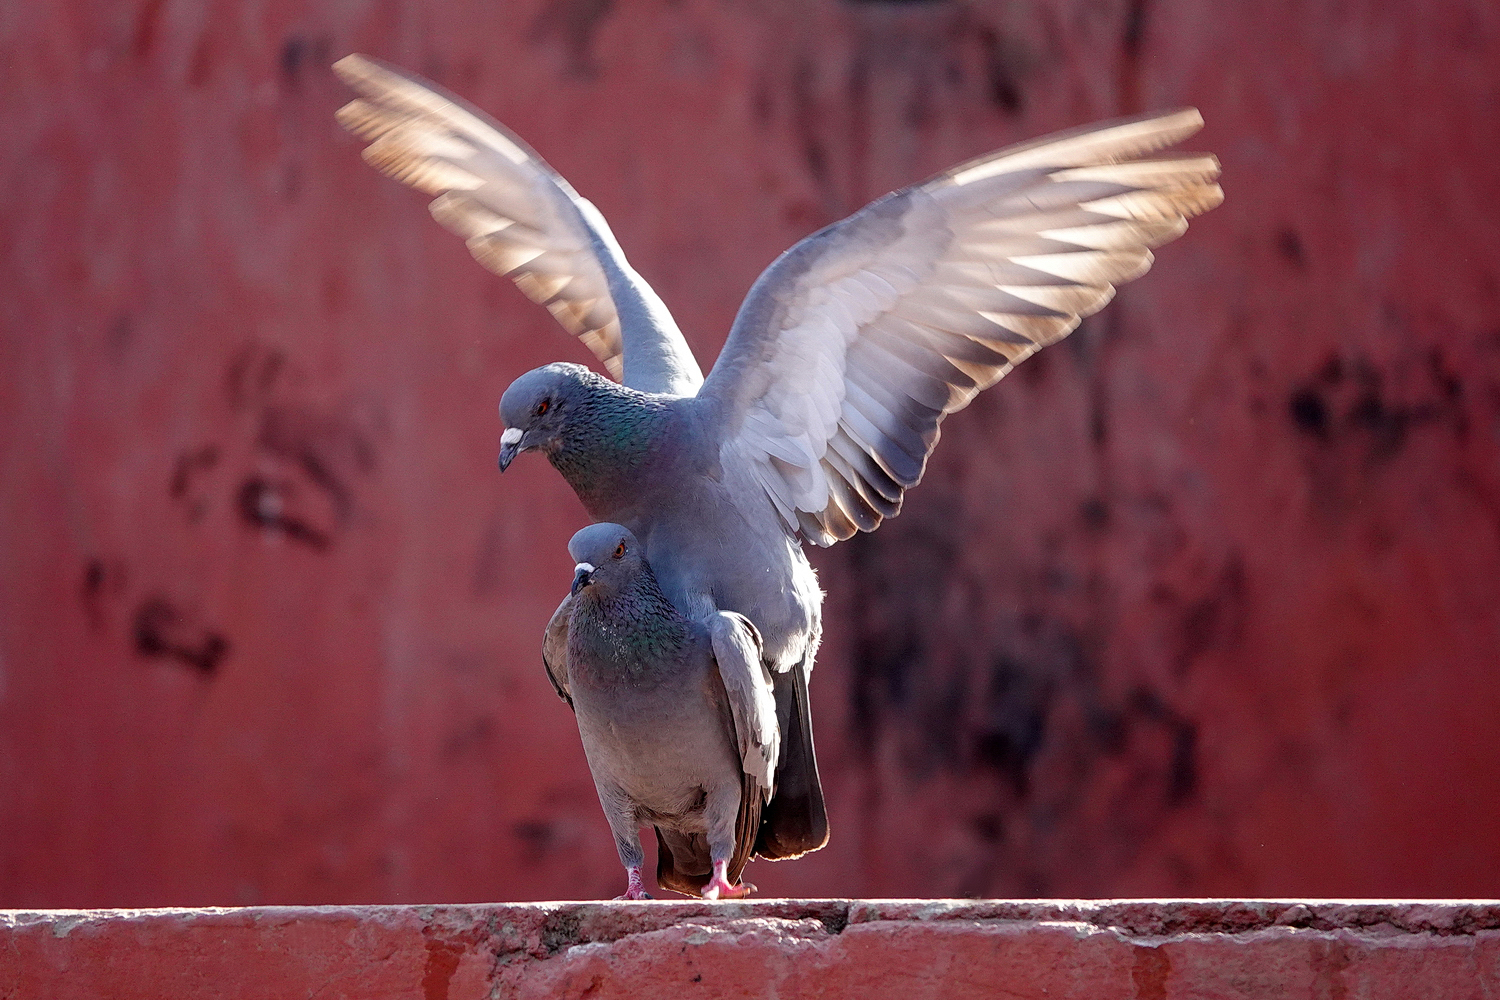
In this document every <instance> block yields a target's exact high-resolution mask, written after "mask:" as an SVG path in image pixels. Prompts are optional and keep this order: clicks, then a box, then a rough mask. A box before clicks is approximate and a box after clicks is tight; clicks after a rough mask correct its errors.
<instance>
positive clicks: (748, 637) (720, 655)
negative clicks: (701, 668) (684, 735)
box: [709, 611, 781, 842]
mask: <svg viewBox="0 0 1500 1000" xmlns="http://www.w3.org/2000/svg"><path fill="white" fill-rule="evenodd" d="M709 638H710V639H711V641H712V643H713V651H714V659H715V660H716V661H718V665H719V677H720V679H721V680H723V682H724V692H725V693H726V694H727V695H728V696H729V710H730V714H731V715H732V716H733V722H734V735H735V740H736V742H737V744H738V749H739V753H740V763H741V765H742V766H743V768H744V771H745V774H746V776H747V777H749V778H750V779H751V780H752V782H753V784H754V786H755V788H756V789H758V790H759V792H760V796H761V798H762V799H763V800H764V801H769V800H770V798H771V793H772V790H773V787H774V775H775V774H776V762H777V759H778V758H779V757H780V754H781V734H780V731H779V730H778V728H777V725H776V699H775V696H774V695H773V694H772V692H771V675H770V674H769V672H767V670H766V667H765V664H763V663H762V662H761V656H760V646H761V643H760V634H759V633H758V632H756V630H755V626H754V625H752V624H750V620H749V619H748V618H746V617H744V616H743V615H738V614H735V613H734V612H732V611H720V612H718V613H717V614H715V615H714V617H713V619H712V621H711V622H710V623H709ZM748 836H749V838H750V841H751V842H753V841H754V840H755V831H754V830H751V831H749V833H748Z"/></svg>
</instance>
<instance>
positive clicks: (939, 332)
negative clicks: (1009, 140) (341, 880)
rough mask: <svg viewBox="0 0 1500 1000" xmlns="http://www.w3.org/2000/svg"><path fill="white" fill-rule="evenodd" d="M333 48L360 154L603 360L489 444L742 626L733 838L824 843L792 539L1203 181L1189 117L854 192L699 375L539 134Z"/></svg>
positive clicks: (980, 382) (764, 281)
mask: <svg viewBox="0 0 1500 1000" xmlns="http://www.w3.org/2000/svg"><path fill="white" fill-rule="evenodd" d="M335 69H336V70H337V71H338V72H339V74H340V75H341V76H342V77H343V78H344V80H345V81H346V82H348V83H349V84H350V86H352V87H353V88H354V89H355V90H356V91H357V92H358V93H359V95H360V98H359V99H358V100H356V101H354V102H353V103H352V104H350V105H348V106H347V107H346V108H345V109H344V110H343V111H342V112H340V120H341V121H343V122H344V123H345V124H346V125H347V126H348V127H349V128H351V129H352V130H353V131H355V132H356V133H358V134H359V135H361V136H363V137H364V138H367V139H370V140H372V143H371V145H370V146H369V147H368V148H367V149H366V150H365V157H366V159H367V160H368V161H369V162H370V163H371V164H373V165H374V166H376V167H378V168H379V169H381V170H384V171H386V172H387V173H389V174H391V175H392V176H395V177H397V178H398V179H401V180H403V181H405V182H406V183H409V184H411V185H412V186H413V187H416V188H418V189H420V190H422V191H425V192H427V193H429V194H433V195H436V196H437V200H436V201H435V202H433V205H432V211H433V214H434V215H435V216H436V217H437V218H438V220H439V221H440V222H442V223H443V224H444V225H446V226H448V227H449V228H451V229H453V230H454V231H456V232H458V233H459V234H460V235H462V236H463V237H464V238H465V239H467V240H468V241H469V246H470V248H471V249H472V250H473V252H474V254H475V256H476V257H478V258H479V259H480V261H481V262H482V263H484V264H485V265H486V266H488V267H490V268H492V269H493V270H496V271H498V272H500V273H502V274H508V275H510V276H511V277H512V278H513V279H514V280H515V281H516V283H517V284H518V285H520V286H521V289H522V290H523V291H524V292H526V293H527V294H528V295H530V296H531V297H532V298H533V299H535V300H537V301H539V302H543V303H544V304H546V305H547V307H548V308H549V309H551V310H552V312H553V314H554V315H555V316H557V317H558V318H559V320H561V321H562V323H563V326H564V327H565V328H567V329H568V330H569V331H570V332H572V333H574V334H576V335H578V336H580V337H581V338H582V339H583V340H584V342H585V343H586V344H587V345H588V346H589V347H590V348H591V349H592V350H593V351H594V353H595V354H596V355H597V356H598V357H599V359H600V360H601V361H602V362H603V363H604V365H605V367H606V368H607V369H609V371H610V372H611V373H612V374H614V375H616V376H617V377H619V378H620V379H621V383H617V382H614V381H611V380H610V379H606V378H603V377H601V376H599V375H596V374H595V373H593V372H592V371H590V370H589V369H587V368H585V367H583V366H581V365H575V364H566V363H555V364H551V365H547V366H545V367H543V368H539V369H536V370H534V371H531V372H528V373H526V374H525V375H522V376H521V377H520V378H518V379H516V381H515V382H514V383H512V384H511V386H510V388H508V389H507V390H506V391H505V393H504V395H503V396H502V397H501V401H500V413H501V418H502V420H503V421H504V423H505V431H504V433H503V434H502V435H501V452H500V467H501V469H502V470H503V469H504V468H505V467H506V466H507V465H509V464H510V462H511V460H512V459H514V458H515V456H516V455H517V454H519V453H521V452H525V451H532V450H539V451H541V452H543V453H544V454H546V455H547V457H548V459H549V460H550V461H551V462H552V464H553V465H554V466H555V467H556V468H557V469H558V471H560V472H561V473H562V474H563V476H564V477H565V478H566V479H567V481H568V483H569V484H570V485H571V486H572V487H573V489H574V491H575V492H576V493H577V494H578V496H579V498H580V499H581V500H582V501H583V504H584V506H585V507H586V508H587V509H588V511H589V513H590V514H591V515H593V516H594V517H595V518H597V519H598V520H601V521H612V522H617V523H620V524H622V525H625V526H626V527H628V528H629V529H630V530H631V531H632V532H634V534H635V535H636V536H637V537H638V538H639V540H640V542H641V544H642V545H643V546H644V548H645V556H646V558H647V559H648V560H649V562H650V564H651V566H652V568H653V569H654V571H655V574H656V577H657V579H658V581H659V582H660V585H661V587H662V590H663V592H664V593H665V594H666V595H667V596H668V597H669V598H670V599H671V601H672V602H673V604H674V605H676V606H677V607H678V608H679V609H681V610H682V612H683V613H684V614H686V615H687V616H688V617H689V618H692V619H694V620H707V619H708V618H710V617H711V616H712V615H713V614H715V613H718V612H721V611H726V612H735V613H737V614H740V615H743V616H744V617H745V618H747V619H748V620H749V621H750V622H752V623H753V624H754V626H755V628H756V630H757V631H758V633H759V635H760V637H761V640H762V644H761V655H762V657H763V659H764V662H765V664H766V666H767V668H768V669H769V670H770V671H771V676H772V678H773V686H774V695H775V701H776V709H777V718H778V724H779V729H780V735H781V755H780V763H779V764H778V767H777V770H776V775H775V781H774V790H773V794H772V797H771V799H770V801H769V802H768V803H767V805H766V807H765V809H764V810H763V812H762V815H761V821H760V822H761V826H760V832H759V837H758V839H757V842H756V850H757V852H758V853H760V854H762V855H763V856H766V857H772V858H775V857H795V856H797V855H799V854H802V853H805V852H806V851H809V850H816V849H817V848H819V847H821V846H823V844H824V843H826V841H827V838H828V822H827V816H826V812H825V810H824V805H823V796H822V790H821V788H820V786H819V780H818V772H817V764H816V761H815V759H814V756H813V740H812V724H811V716H810V714H809V705H808V695H807V682H808V678H809V675H810V673H811V670H812V664H813V658H814V655H815V654H816V652H817V647H818V642H819V638H820V636H821V629H822V626H821V606H822V597H823V595H822V593H821V591H820V590H819V589H818V586H817V582H816V579H815V577H814V574H813V571H812V568H811V567H810V566H809V564H808V562H807V559H806V557H805V556H804V555H803V552H802V547H801V543H802V541H804V540H806V541H810V542H812V543H814V544H816V545H831V544H833V543H834V542H837V541H839V540H841V539H845V538H848V537H850V536H851V535H853V534H855V533H856V532H859V531H872V530H874V529H875V528H877V527H878V526H879V525H880V523H881V522H882V521H883V520H884V519H885V518H888V517H893V516H895V514H896V513H897V512H898V511H899V510H900V509H901V502H902V498H903V496H904V494H905V491H906V490H908V489H910V488H911V487H913V486H915V485H916V484H917V483H918V482H919V481H920V480H921V478H922V472H923V470H924V469H925V467H926V463H927V458H928V456H929V455H930V454H931V453H932V449H933V447H934V446H935V445H936V444H937V440H938V432H939V427H940V424H941V423H942V421H943V418H944V417H946V416H947V415H948V414H950V413H953V412H955V411H957V410H960V409H962V408H963V407H964V406H966V405H967V404H968V403H969V401H970V400H972V399H973V398H974V396H975V395H976V394H977V393H978V392H979V391H980V390H982V389H984V388H986V387H988V386H990V385H992V384H993V383H994V382H996V381H997V380H999V379H1000V378H1001V377H1002V376H1003V375H1005V373H1006V372H1008V371H1010V369H1011V368H1012V367H1013V366H1014V365H1015V364H1017V363H1018V362H1020V361H1021V360H1022V359H1023V358H1025V357H1027V356H1028V355H1030V354H1032V353H1033V352H1035V351H1036V350H1038V349H1039V348H1042V347H1045V346H1047V345H1048V344H1051V343H1054V342H1056V341H1057V340H1060V339H1061V338H1063V337H1065V336H1067V334H1068V333H1070V332H1071V331H1072V330H1073V329H1074V328H1075V327H1077V325H1078V323H1079V321H1080V320H1081V319H1082V318H1083V317H1085V316H1088V315H1090V314H1092V313H1094V312H1096V311H1098V310H1099V309H1101V308H1102V307H1103V306H1104V305H1105V304H1106V303H1107V302H1108V301H1109V300H1110V298H1111V297H1112V296H1113V295H1114V291H1115V288H1116V287H1117V286H1119V285H1120V284H1122V283H1124V282H1127V281H1131V280H1133V279H1135V278H1138V277H1140V276H1141V275H1142V274H1144V273H1145V272H1146V271H1147V269H1148V268H1150V266H1151V263H1152V255H1151V250H1152V248H1153V247H1157V246H1160V245H1161V244H1163V243H1167V242H1169V241H1171V240H1173V239H1176V238H1177V237H1178V236H1181V235H1182V234H1183V232H1184V231H1185V230H1186V229H1187V220H1188V219H1190V218H1191V217H1193V216H1195V215H1198V214H1201V213H1203V212H1206V211H1208V210H1209V209H1211V208H1213V207H1214V206H1216V205H1218V204H1219V202H1220V201H1222V200H1223V195H1222V193H1221V191H1220V189H1219V186H1218V184H1217V183H1216V181H1217V178H1218V174H1219V164H1218V161H1217V160H1216V159H1215V158H1214V157H1212V156H1209V155H1206V154H1195V153H1163V152H1162V151H1163V150H1166V149H1168V148H1169V147H1171V146H1175V145H1176V144H1177V143H1179V142H1181V141H1182V140H1184V139H1186V138H1187V137H1188V136H1190V135H1192V134H1193V133H1194V132H1196V131H1198V129H1199V128H1201V127H1202V124H1203V120H1202V118H1201V117H1200V116H1199V114H1198V112H1197V111H1196V110H1193V109H1191V108H1188V109H1183V110H1179V111H1172V112H1166V113H1162V114H1154V115H1146V116H1142V117H1137V118H1131V119H1122V120H1117V121H1111V122H1104V123H1100V124H1095V125H1090V126H1086V127H1084V128H1080V129H1076V130H1073V131H1070V132H1064V133H1059V134H1056V135H1051V136H1047V137H1045V138H1042V139H1038V140H1036V141H1033V142H1029V143H1025V144H1022V145H1019V146H1013V147H1010V148H1008V149H1004V150H1001V151H999V152H996V153H991V154H989V155H987V156H982V157H979V158H978V159H975V160H972V161H970V162H968V163H965V164H962V165H961V166H958V167H955V168H953V169H951V170H948V171H945V172H944V173H941V174H939V175H938V176H936V177H933V178H931V179H930V180H927V181H925V182H923V183H920V184H916V185H913V186H911V187H908V188H903V189H902V190H900V191H896V192H894V193H892V194H889V195H887V196H885V197H883V198H881V199H879V200H878V201H875V202H873V203H872V204H870V205H868V206H866V207H865V208H863V209H861V210H860V211H858V212H856V213H855V214H854V215H852V216H850V217H849V218H847V219H845V220H843V221H842V222H838V223H835V224H834V225H831V226H829V227H827V228H826V229H823V230H821V231H819V232H817V233H814V234H812V235H811V236H809V237H807V238H806V239H804V240H802V241H801V242H800V243H798V244H797V245H796V246H794V247H793V248H792V249H791V250H789V251H787V252H786V253H785V254H783V255H782V256H781V257H780V258H778V259H777V260H776V261H775V262H774V263H772V264H771V266H770V267H769V268H767V269H766V271H765V273H764V274H762V275H761V276H760V278H759V279H758V280H757V281H756V283H755V284H754V286H753V287H752V288H751V289H750V292H749V295H748V296H747V297H746V299H745V302H744V304H743V305H742V306H741V307H740V311H739V314H738V316H737V317H736V318H735V321H734V324H733V326H732V328H731V329H730V333H729V338H728V341H727V342H726V344H725V346H724V350H723V352H722V353H721V354H720V355H719V359H718V361H717V362H716V363H715V365H714V366H713V369H712V371H710V373H709V375H708V378H707V379H706V380H702V376H701V375H700V373H699V368H698V365H697V363H696V362H695V361H694V359H693V357H692V353H691V352H690V351H689V349H688V347H687V344H686V341H685V340H684V339H683V337H682V334H681V333H680V332H679V331H678V329H677V327H676V325H675V324H674V323H673V322H672V320H671V317H670V315H669V314H668V313H667V310H666V307H665V306H664V305H662V303H661V300H660V299H659V298H657V296H656V295H655V294H653V293H652V292H651V290H650V289H649V287H647V285H646V284H645V282H644V281H643V280H642V279H641V278H640V276H639V275H637V274H636V273H635V272H634V271H632V270H631V269H630V267H629V265H628V264H627V263H626V262H625V258H624V255H623V253H622V252H621V251H620V248H619V246H618V244H617V243H616V242H615V240H614V238H613V237H612V236H611V235H610V233H609V230H608V228H607V226H606V225H605V223H604V220H603V218H602V217H601V216H600V215H599V213H598V212H597V210H595V209H594V207H593V206H592V205H590V204H589V203H588V202H586V201H584V200H583V199H582V198H580V197H579V196H578V195H577V194H576V193H575V192H574V191H573V190H572V188H570V187H569V186H568V185H567V183H566V182H565V181H563V180H562V178H561V177H559V176H558V175H557V174H556V173H555V172H554V171H553V170H551V168H549V167H548V166H547V165H546V164H545V163H543V162H542V160H541V159H540V158H539V157H538V156H537V155H536V153H534V152H532V151H531V150H530V149H529V148H528V147H526V146H525V144H524V143H522V142H521V141H520V140H519V139H517V138H516V137H515V136H514V135H512V134H510V133H509V132H508V131H506V130H505V129H504V128H503V127H502V126H500V125H499V124H498V123H496V122H494V121H492V120H491V119H489V118H487V117H486V116H485V115H483V114H482V113H480V112H478V111H476V110H474V109H472V108H470V107H468V106H467V105H465V104H464V103H463V102H462V101H460V100H458V99H457V98H454V97H451V96H448V95H445V94H443V93H442V92H441V91H439V90H437V89H436V88H434V87H432V86H431V85H429V84H426V83H423V82H421V81H419V80H416V79H414V78H412V77H410V76H407V75H405V74H403V73H401V72H399V71H397V70H394V69H392V68H389V67H386V66H383V65H381V64H379V63H377V62H375V61H373V60H370V59H366V58H364V57H362V56H349V57H347V58H345V59H343V60H340V62H339V63H338V64H337V65H336V67H335ZM567 613H568V602H567V601H565V602H564V604H563V607H561V608H559V609H558V616H557V617H555V618H554V620H553V624H552V625H551V626H549V629H548V639H547V642H548V643H549V645H551V646H552V647H554V648H562V647H565V640H564V635H565V629H566V619H567ZM554 683H557V678H556V675H555V674H554ZM559 693H560V694H564V695H565V693H564V691H563V690H562V688H561V687H559ZM565 696H566V695H565Z"/></svg>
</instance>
